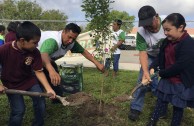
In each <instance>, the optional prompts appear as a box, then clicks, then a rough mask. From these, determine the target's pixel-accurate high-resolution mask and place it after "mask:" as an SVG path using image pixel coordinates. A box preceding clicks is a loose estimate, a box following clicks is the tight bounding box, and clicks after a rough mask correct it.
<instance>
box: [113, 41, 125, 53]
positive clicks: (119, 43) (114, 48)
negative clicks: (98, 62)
mask: <svg viewBox="0 0 194 126" xmlns="http://www.w3.org/2000/svg"><path fill="white" fill-rule="evenodd" d="M123 42H124V40H119V41H118V42H117V44H115V45H114V46H113V47H112V48H111V51H112V52H114V51H115V50H116V49H117V48H118V47H119V46H120V45H121V44H122V43H123Z"/></svg>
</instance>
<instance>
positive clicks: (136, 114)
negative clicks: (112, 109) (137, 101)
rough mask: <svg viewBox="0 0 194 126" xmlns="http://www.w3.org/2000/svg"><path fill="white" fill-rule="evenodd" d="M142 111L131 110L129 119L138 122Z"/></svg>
mask: <svg viewBox="0 0 194 126" xmlns="http://www.w3.org/2000/svg"><path fill="white" fill-rule="evenodd" d="M140 113H141V112H140V111H138V110H135V109H131V111H130V113H129V115H128V118H129V119H130V120H132V121H136V120H138V119H139V115H140Z"/></svg>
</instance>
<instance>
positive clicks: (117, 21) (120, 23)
mask: <svg viewBox="0 0 194 126" xmlns="http://www.w3.org/2000/svg"><path fill="white" fill-rule="evenodd" d="M114 22H116V23H117V25H119V26H121V25H122V24H123V22H122V20H120V19H115V20H114Z"/></svg>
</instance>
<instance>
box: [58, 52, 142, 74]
mask: <svg viewBox="0 0 194 126" xmlns="http://www.w3.org/2000/svg"><path fill="white" fill-rule="evenodd" d="M64 61H65V62H66V63H67V64H77V63H83V66H84V67H95V65H94V64H93V63H91V62H90V61H88V60H87V59H86V58H85V57H83V56H82V55H81V56H71V57H70V56H65V57H62V58H61V59H59V60H57V61H56V62H57V64H58V65H59V64H62V63H63V62H64ZM119 61H120V62H119V69H122V70H136V71H137V70H139V68H140V64H139V56H138V51H122V52H121V58H120V60H119Z"/></svg>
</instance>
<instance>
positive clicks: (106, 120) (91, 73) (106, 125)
mask: <svg viewBox="0 0 194 126" xmlns="http://www.w3.org/2000/svg"><path fill="white" fill-rule="evenodd" d="M110 73H111V71H110ZM110 75H111V74H110ZM137 76H138V72H137V71H120V72H119V76H118V77H116V78H112V76H109V77H104V76H103V75H102V74H101V73H100V72H99V71H97V70H96V69H93V68H84V71H83V77H84V85H83V91H84V92H86V93H88V94H91V95H92V96H93V97H94V98H95V99H96V101H97V102H95V105H96V106H98V103H99V102H98V101H99V100H100V99H101V100H102V101H103V104H104V105H108V107H104V108H103V111H108V109H110V108H111V107H112V108H113V107H114V108H115V109H114V110H115V111H114V112H113V111H112V112H110V111H109V112H106V114H104V115H91V114H88V115H87V114H84V113H85V112H86V111H87V112H88V111H89V109H88V108H89V107H88V106H73V107H70V106H66V107H64V106H62V105H61V104H51V101H50V100H49V99H46V102H47V105H46V110H47V113H46V117H45V126H145V125H146V123H147V121H148V119H149V117H150V115H151V112H152V111H153V108H154V106H155V101H156V98H155V97H154V96H153V95H152V94H151V93H149V92H148V93H147V94H146V99H145V105H144V109H143V112H142V114H141V115H140V119H139V120H138V121H135V122H133V121H130V120H128V117H127V115H128V112H129V104H130V101H127V102H121V103H112V100H111V99H112V98H114V97H116V96H119V95H122V94H129V93H130V91H131V90H132V88H133V87H134V86H135V84H136V81H137ZM102 83H103V84H104V86H103V92H104V93H103V95H101V85H102ZM25 102H26V113H25V116H24V121H23V124H24V126H30V125H31V122H32V119H33V110H32V103H31V99H30V98H29V97H25ZM9 110H10V108H9V104H8V101H7V97H6V96H5V95H0V113H1V116H0V126H6V124H7V121H8V118H9ZM112 110H113V109H112ZM171 117H172V106H171V105H169V108H168V114H167V119H161V120H160V121H159V122H158V126H169V125H170V121H171ZM193 118H194V111H193V109H188V108H187V109H185V112H184V117H183V121H182V126H194V119H193Z"/></svg>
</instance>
